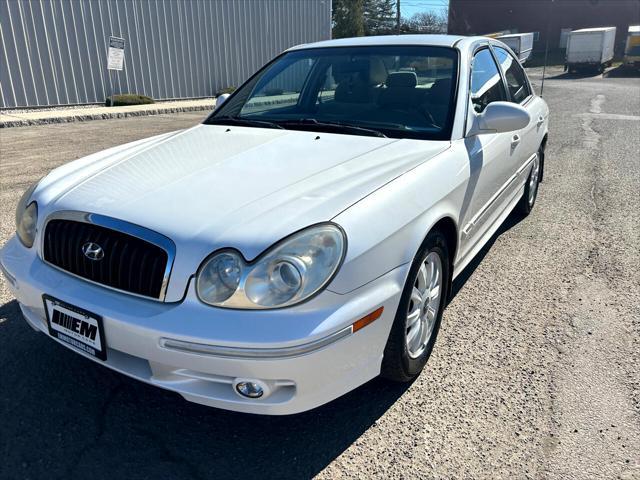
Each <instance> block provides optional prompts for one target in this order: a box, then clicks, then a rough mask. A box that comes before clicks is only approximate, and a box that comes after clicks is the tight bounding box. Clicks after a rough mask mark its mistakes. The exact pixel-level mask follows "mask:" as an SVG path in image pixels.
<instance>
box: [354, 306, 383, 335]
mask: <svg viewBox="0 0 640 480" xmlns="http://www.w3.org/2000/svg"><path fill="white" fill-rule="evenodd" d="M383 310H384V307H380V308H379V309H377V310H374V311H373V312H371V313H370V314H369V315H366V316H364V317H362V318H361V319H360V320H358V321H357V322H355V323H354V324H353V325H352V328H353V330H352V331H353V333H356V332H357V331H358V330H360V329H361V328H364V327H366V326H367V325H369V324H370V323H372V322H373V321H375V320H377V319H379V318H380V315H382V311H383Z"/></svg>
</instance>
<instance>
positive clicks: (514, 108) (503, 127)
mask: <svg viewBox="0 0 640 480" xmlns="http://www.w3.org/2000/svg"><path fill="white" fill-rule="evenodd" d="M530 121H531V116H530V115H529V112H527V111H526V110H525V109H524V108H522V107H521V106H520V105H517V104H515V103H511V102H492V103H490V104H489V105H487V107H486V108H485V109H484V111H483V112H482V113H480V114H478V115H476V116H475V120H474V122H473V125H472V127H471V130H470V131H469V134H468V136H472V135H481V134H483V133H504V132H513V131H514V130H520V129H522V128H524V127H526V126H527V125H529V122H530Z"/></svg>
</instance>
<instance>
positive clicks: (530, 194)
mask: <svg viewBox="0 0 640 480" xmlns="http://www.w3.org/2000/svg"><path fill="white" fill-rule="evenodd" d="M541 158H542V150H538V152H537V153H536V157H535V158H534V160H533V166H532V167H531V171H530V172H529V177H528V178H527V183H526V184H525V186H524V193H523V194H522V198H521V199H520V202H519V203H518V206H517V207H516V208H517V210H518V211H519V212H520V213H521V214H522V215H525V216H526V215H529V214H530V213H531V210H533V206H534V205H535V203H536V198H537V197H538V186H539V185H540V159H541Z"/></svg>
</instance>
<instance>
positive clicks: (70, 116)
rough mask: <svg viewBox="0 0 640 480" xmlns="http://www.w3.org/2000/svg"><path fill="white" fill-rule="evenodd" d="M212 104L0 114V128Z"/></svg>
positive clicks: (208, 108)
mask: <svg viewBox="0 0 640 480" xmlns="http://www.w3.org/2000/svg"><path fill="white" fill-rule="evenodd" d="M214 106H215V102H214V101H210V102H208V103H206V104H204V103H203V104H200V105H183V106H180V105H179V104H177V105H175V106H158V107H156V108H153V106H148V105H145V107H147V108H143V109H131V107H109V108H110V109H113V110H114V111H110V112H105V111H104V108H100V109H99V110H100V111H99V112H92V111H91V109H78V110H60V111H58V112H56V113H57V114H58V115H55V114H53V115H52V113H53V112H51V111H48V112H29V113H26V114H0V128H11V127H26V126H32V125H47V124H52V123H68V122H85V121H89V120H106V119H110V118H126V117H140V116H148V115H161V114H166V113H181V112H197V111H212V110H213V107H214ZM149 107H151V108H149ZM105 108H106V107H105ZM116 109H117V110H116ZM125 109H126V110H125ZM96 110H98V109H96ZM38 114H40V115H38Z"/></svg>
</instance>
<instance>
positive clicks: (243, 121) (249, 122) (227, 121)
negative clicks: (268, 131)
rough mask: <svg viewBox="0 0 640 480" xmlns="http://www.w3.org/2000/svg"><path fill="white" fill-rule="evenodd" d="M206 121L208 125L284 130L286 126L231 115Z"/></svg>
mask: <svg viewBox="0 0 640 480" xmlns="http://www.w3.org/2000/svg"><path fill="white" fill-rule="evenodd" d="M204 123H205V124H207V125H237V126H239V127H263V128H279V129H281V130H284V127H282V126H281V125H278V124H277V123H274V122H267V121H265V120H254V119H252V118H240V117H231V116H229V115H225V116H223V117H213V118H209V119H207V120H205V122H204Z"/></svg>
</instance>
